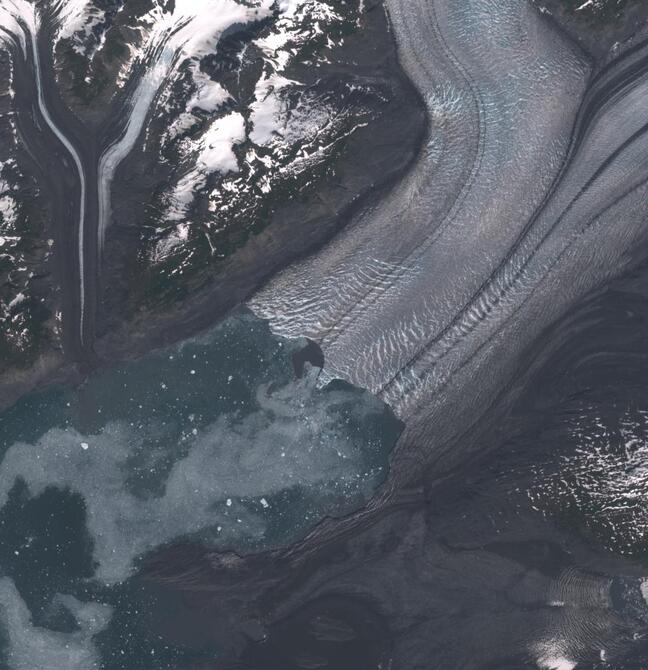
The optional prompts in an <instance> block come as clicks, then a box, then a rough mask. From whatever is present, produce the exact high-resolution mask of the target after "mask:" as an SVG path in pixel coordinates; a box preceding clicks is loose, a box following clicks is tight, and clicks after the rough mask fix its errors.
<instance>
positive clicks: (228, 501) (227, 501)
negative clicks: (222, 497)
mask: <svg viewBox="0 0 648 670" xmlns="http://www.w3.org/2000/svg"><path fill="white" fill-rule="evenodd" d="M225 504H226V505H227V506H228V507H231V506H232V499H231V498H228V499H227V500H226V501H225Z"/></svg>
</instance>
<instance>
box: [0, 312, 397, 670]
mask: <svg viewBox="0 0 648 670" xmlns="http://www.w3.org/2000/svg"><path fill="white" fill-rule="evenodd" d="M305 344H306V343H305V342H289V341H286V340H282V339H280V338H276V337H273V336H272V335H271V334H270V333H269V330H268V328H267V326H266V324H264V323H263V322H262V321H259V320H258V319H256V318H254V317H252V316H251V315H249V314H248V313H245V312H239V313H237V314H235V315H234V316H232V317H230V318H229V319H228V320H226V321H225V322H224V323H223V324H222V325H221V326H219V327H218V328H216V329H215V330H213V331H211V332H210V333H208V334H206V335H205V336H203V337H201V338H199V339H194V340H191V341H188V342H186V343H184V344H183V345H181V346H178V347H174V348H171V349H167V350H163V351H160V352H157V353H154V354H151V355H149V356H146V357H145V358H143V359H140V360H138V361H136V362H132V363H126V364H123V365H119V366H116V367H114V368H112V369H109V370H105V371H103V372H100V373H97V374H95V375H93V376H92V377H91V378H89V379H88V380H87V381H86V382H85V384H84V385H83V386H82V387H80V388H78V389H75V390H72V391H68V390H63V389H56V390H53V391H49V392H46V393H41V394H35V395H32V396H30V397H27V398H25V399H24V400H22V401H21V402H20V403H19V404H18V405H16V406H15V407H14V408H13V409H11V410H10V411H8V412H6V413H5V414H4V416H2V419H1V425H0V440H1V445H2V446H1V449H2V454H3V460H2V464H1V465H0V505H1V509H0V566H1V570H2V574H3V578H2V580H0V612H1V613H2V616H1V617H0V619H2V623H3V626H4V627H5V628H6V629H7V631H6V634H5V638H6V639H5V641H6V644H5V663H6V664H7V666H6V667H9V668H23V667H25V668H26V667H32V668H35V667H48V668H49V667H52V668H59V667H60V668H66V669H67V668H88V667H95V666H96V667H99V665H100V663H101V661H100V660H99V659H100V657H101V658H102V659H103V665H102V666H101V667H111V668H112V667H114V668H118V667H119V668H140V667H141V668H158V667H160V668H166V667H176V666H175V665H174V663H176V660H177V659H180V658H193V657H194V656H196V658H202V657H206V658H213V656H214V654H215V653H216V652H217V650H218V648H217V647H214V648H209V647H208V648H207V649H199V650H197V651H196V652H195V653H194V650H192V649H191V648H189V651H187V650H186V649H185V647H186V644H182V643H178V645H174V644H172V643H170V642H168V641H167V640H166V639H165V636H163V635H158V634H157V633H155V632H152V628H150V627H149V624H150V622H149V621H148V619H149V617H150V615H151V613H152V612H154V611H155V610H156V608H157V603H158V600H157V596H155V595H151V594H150V593H149V592H148V591H142V589H141V587H140V586H138V585H137V583H136V581H135V582H133V580H132V576H133V575H134V574H135V573H136V572H137V566H138V563H139V561H140V559H141V557H142V556H144V555H146V554H147V553H148V552H150V551H151V550H154V549H157V548H159V547H160V546H163V545H169V544H173V543H174V542H177V541H178V540H183V541H184V542H187V541H193V542H198V543H201V544H204V545H207V546H209V547H212V548H218V549H220V550H236V551H238V552H249V551H252V550H259V549H265V548H268V547H271V546H273V545H276V544H277V543H285V542H287V541H290V540H294V539H296V538H297V537H298V536H299V535H300V534H302V533H303V532H304V531H305V530H306V529H308V528H309V527H312V526H313V525H314V524H315V523H316V522H317V521H318V520H319V519H321V518H322V517H323V516H325V515H341V514H346V513H349V512H351V511H352V510H354V509H357V508H358V507H361V506H362V505H364V504H365V503H366V502H367V501H368V499H369V497H370V496H371V494H372V492H373V490H374V489H375V488H376V487H377V486H378V485H379V484H380V483H381V482H382V481H383V479H384V477H385V474H386V467H387V458H388V454H389V452H390V450H391V448H392V447H393V445H394V443H395V441H396V439H397V437H398V435H399V433H400V430H401V425H400V423H399V422H398V421H397V420H396V419H395V418H394V417H393V415H392V414H391V412H390V411H389V410H388V409H387V408H386V407H385V406H384V405H382V404H381V403H380V402H378V401H377V400H375V399H374V398H372V397H371V396H370V395H369V394H367V393H365V392H362V391H360V390H357V389H354V388H352V387H351V386H349V385H348V384H344V383H335V384H330V385H329V386H327V387H326V388H323V389H319V388H317V385H316V382H317V375H318V370H317V369H316V368H313V367H312V366H310V364H309V363H308V362H307V359H309V358H312V356H309V355H308V353H306V358H305V359H304V360H302V361H300V372H301V373H302V374H301V376H300V377H299V378H296V376H295V371H294V368H293V359H299V358H300V354H299V352H300V351H301V350H302V349H306V352H308V351H309V349H310V348H309V347H308V346H305ZM170 611H173V612H175V611H176V606H172V607H170ZM21 612H22V614H20V613H21ZM23 615H24V616H23ZM16 617H18V618H16ZM99 631H102V632H100V633H99ZM96 633H99V635H98V637H97V638H96V641H93V640H92V638H93V635H94V634H96ZM38 636H41V637H42V638H43V640H46V642H39V637H38ZM176 647H177V648H176ZM56 650H58V652H57V653H59V656H60V661H58V660H57V661H56V662H55V661H52V660H51V658H55V657H56V653H54V652H55V651H56ZM185 652H186V653H185ZM39 654H46V657H43V659H42V660H41V661H39V660H38V658H39ZM187 654H188V656H187ZM47 659H50V660H47ZM177 662H180V661H179V660H178V661H177ZM39 663H45V665H39Z"/></svg>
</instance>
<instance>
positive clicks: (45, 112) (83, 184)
mask: <svg viewBox="0 0 648 670" xmlns="http://www.w3.org/2000/svg"><path fill="white" fill-rule="evenodd" d="M30 37H31V43H32V55H33V58H34V69H35V73H36V87H37V90H38V108H39V110H40V113H41V115H42V116H43V118H44V119H45V122H46V123H47V125H48V126H49V128H50V130H51V131H52V132H53V133H54V135H56V137H57V138H58V139H59V141H60V142H61V144H62V145H63V146H64V147H65V148H66V149H67V151H68V153H69V154H70V156H72V160H73V161H74V164H75V166H76V169H77V172H78V173H79V183H80V185H81V197H80V200H81V202H80V203H79V226H78V236H79V337H80V340H81V345H83V342H84V334H85V332H84V331H85V268H84V253H85V240H84V237H85V235H84V234H85V230H84V229H85V208H86V178H85V174H84V172H83V166H82V164H81V158H80V156H79V154H78V152H77V151H76V149H75V148H74V146H73V145H72V143H71V142H70V140H69V139H68V138H67V137H66V136H65V135H64V134H63V132H62V131H61V130H60V129H59V127H58V126H57V125H56V124H55V123H54V120H53V119H52V117H51V116H50V113H49V110H48V109H47V105H46V104H45V99H44V96H43V87H42V83H41V66H40V57H39V55H38V48H37V46H36V35H35V34H34V33H31V35H30Z"/></svg>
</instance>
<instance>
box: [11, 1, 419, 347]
mask: <svg viewBox="0 0 648 670" xmlns="http://www.w3.org/2000/svg"><path fill="white" fill-rule="evenodd" d="M0 12H1V15H2V23H3V28H4V30H3V37H2V39H1V40H0V47H1V58H2V61H1V65H2V66H3V67H4V73H5V76H4V77H3V80H2V87H3V92H4V99H3V100H4V102H3V103H2V104H3V110H2V112H1V117H2V119H1V120H2V123H3V128H2V133H3V139H6V145H7V148H6V152H5V153H6V155H3V156H2V157H0V160H2V161H3V163H2V165H3V167H2V172H1V173H0V177H1V178H2V179H3V180H4V181H2V182H0V186H2V190H1V192H0V212H2V214H1V215H2V226H3V227H2V230H0V235H1V236H2V239H3V240H4V243H3V248H4V249H6V250H9V249H10V248H13V247H12V246H11V245H16V244H18V245H19V240H22V242H21V243H22V244H23V246H24V245H25V244H26V242H25V233H28V229H30V230H33V231H34V234H33V237H32V238H31V240H30V242H29V245H30V249H31V250H32V251H31V252H30V253H31V254H32V256H34V254H35V256H34V258H32V259H31V260H30V261H29V262H27V260H29V259H26V262H25V263H22V264H21V263H20V262H19V257H18V255H16V253H13V255H12V259H13V260H12V261H11V272H13V273H14V275H15V273H16V271H17V268H18V267H20V268H25V272H26V278H27V279H30V278H32V279H33V277H40V276H43V274H46V275H48V276H47V279H46V280H45V281H44V282H42V283H43V287H42V289H43V290H42V291H40V289H39V295H38V297H37V298H36V300H37V302H38V304H39V305H41V307H39V310H40V321H41V323H40V325H39V326H38V327H39V329H40V330H41V331H42V332H43V333H48V338H49V339H51V340H52V341H56V340H57V338H58V337H59V335H60V331H61V329H62V328H63V329H65V328H67V330H70V328H71V326H65V321H66V319H65V314H66V311H67V312H68V313H69V312H70V311H74V310H76V311H79V314H76V315H75V316H74V319H76V320H77V321H79V322H80V323H79V325H78V326H77V327H76V329H77V335H76V336H75V337H76V339H77V340H79V342H77V344H76V345H75V346H76V347H77V348H79V347H84V346H92V345H91V344H90V345H88V342H91V341H93V340H94V339H95V334H96V333H95V321H96V323H97V324H98V325H97V328H98V330H99V331H100V332H98V335H102V334H104V333H105V332H106V331H107V330H109V329H111V328H112V327H113V326H114V325H115V324H123V322H124V319H129V318H131V317H132V316H133V315H135V314H137V313H139V312H140V311H141V309H142V308H143V307H144V308H145V309H147V310H151V309H152V310H154V311H155V310H157V311H158V313H162V312H164V311H165V310H168V309H170V308H172V307H173V305H174V304H176V303H177V302H178V298H181V299H182V302H183V304H184V303H186V300H185V298H186V297H187V296H188V295H194V294H196V292H197V291H198V292H200V291H203V290H207V289H206V287H208V286H209V285H210V284H213V282H214V281H215V280H218V281H219V282H220V281H221V279H222V278H225V279H226V280H227V279H228V278H229V277H231V275H232V271H231V269H232V267H234V268H235V270H240V271H241V272H244V273H247V275H248V278H247V279H246V280H245V281H244V282H242V281H241V279H240V277H237V278H236V279H235V280H234V282H235V284H236V287H235V290H233V291H232V290H230V289H229V288H226V289H223V290H222V292H221V294H219V295H217V296H216V303H218V305H219V307H221V308H223V309H224V308H226V307H228V306H230V305H231V304H234V303H235V302H236V301H237V300H240V299H242V298H244V297H245V296H246V295H247V294H248V293H249V292H250V291H251V290H253V289H254V288H255V287H256V286H257V285H258V284H259V282H261V281H263V279H264V278H266V277H267V276H269V274H270V273H271V272H273V271H274V270H275V269H276V268H278V267H280V266H281V265H282V264H284V263H285V262H287V261H289V260H290V259H291V258H293V257H295V256H296V255H299V254H302V253H304V252H305V251H307V250H308V249H310V248H312V247H313V246H314V245H318V244H321V243H322V242H323V241H324V240H325V239H326V238H327V236H329V235H330V234H331V233H332V232H333V231H334V230H335V229H336V228H337V227H339V226H340V225H341V224H342V223H343V219H342V217H343V213H344V212H345V210H346V209H347V208H348V207H349V206H351V205H352V204H353V203H355V202H356V201H357V200H358V198H359V197H360V196H361V195H363V194H366V193H368V192H369V191H370V190H372V189H373V188H375V186H377V185H378V184H381V183H384V182H386V181H387V180H388V179H389V178H391V177H392V176H394V175H395V174H397V173H399V172H401V171H402V170H403V169H404V168H405V167H406V165H407V164H408V161H409V160H411V158H412V156H413V154H414V153H415V151H416V149H417V145H418V142H419V139H420V137H421V136H422V132H423V128H424V122H423V113H422V108H421V106H420V105H419V104H418V101H417V98H416V94H415V93H414V91H413V89H412V88H411V87H410V85H409V83H408V82H407V80H406V79H405V77H404V76H403V75H402V73H401V71H400V68H399V66H398V63H397V60H396V52H395V45H394V43H393V40H392V38H391V36H390V34H389V28H388V20H387V17H386V14H385V12H384V9H383V7H382V4H381V3H380V2H378V1H376V0H371V1H370V2H369V1H365V0H348V1H345V0H174V1H173V0H172V1H166V0H94V1H89V0H38V1H37V2H31V0H0ZM32 48H33V51H32ZM35 59H37V60H38V64H37V63H36V60H35ZM37 90H38V91H39V93H38V96H40V97H39V98H38V100H39V102H38V106H39V108H40V110H41V113H42V114H43V115H44V116H43V120H42V121H43V122H41V121H39V120H35V121H33V120H32V121H30V119H29V114H28V112H27V111H26V110H27V109H28V108H29V107H30V106H33V105H34V104H35V103H36V99H35V98H34V95H35V94H36V91H37ZM48 119H49V120H48ZM50 121H51V123H50ZM41 135H42V137H41ZM39 142H52V144H51V146H50V147H49V148H48V153H47V155H48V157H49V158H48V160H49V159H52V160H56V161H59V163H58V165H57V166H54V165H50V166H48V167H44V166H43V164H42V163H43V156H44V155H45V152H44V150H43V148H42V147H41V145H40V144H39ZM61 142H62V143H63V145H62V146H61ZM59 148H60V149H61V151H59ZM361 152H366V155H365V156H363V159H364V160H360V154H361ZM66 156H67V157H66ZM52 157H55V159H54V158H52ZM70 157H71V158H73V161H72V163H73V164H74V166H75V167H74V169H73V170H72V171H71V172H69V174H68V171H69V170H70V168H71V166H72V164H70V162H69V159H70ZM367 159H369V160H367ZM60 161H62V163H61V162H60ZM39 162H40V163H41V164H40V165H39V164H38V163H39ZM50 168H51V169H50ZM42 172H47V173H48V175H49V177H51V179H42V176H43V175H42V174H40V173H42ZM14 173H15V174H14ZM12 175H13V176H12ZM19 179H23V180H27V181H25V184H27V183H28V182H29V184H31V186H30V188H31V189H32V190H34V192H36V191H38V192H39V193H40V194H41V195H40V196H39V197H40V200H38V199H36V198H35V196H34V195H33V194H31V195H29V197H28V198H27V199H28V200H29V202H30V205H29V206H30V208H31V209H34V203H36V202H39V203H40V204H39V206H38V209H39V211H40V219H39V218H38V216H36V214H35V213H34V212H30V214H29V224H28V225H27V224H24V225H21V224H19V221H20V212H21V211H22V208H23V207H24V204H25V199H24V198H21V197H18V195H17V191H19V190H20V189H21V188H22V189H25V188H27V186H25V185H23V186H19ZM75 180H76V181H77V182H79V183H80V184H81V187H80V188H81V191H80V193H79V194H74V193H73V192H74V190H75V188H76V186H75V184H74V181H75ZM79 180H80V181H79ZM5 181H6V185H5ZM48 182H51V183H48ZM64 191H66V192H68V193H69V195H68V196H67V198H68V203H69V202H71V201H76V202H77V205H76V208H77V211H76V213H75V212H72V211H70V212H67V211H66V212H62V211H58V210H61V207H62V208H63V209H66V207H67V205H63V206H60V203H61V199H60V198H61V195H62V193H63V192H64ZM79 196H80V201H79ZM41 201H42V202H41ZM79 202H80V205H79ZM57 203H58V204H57ZM79 206H80V210H79ZM57 207H58V210H57ZM65 217H68V218H69V217H73V218H75V219H76V220H77V221H76V223H71V224H69V225H70V226H71V229H70V230H69V231H68V230H65V231H64V230H63V227H64V226H66V225H68V224H65V223H63V222H62V218H65ZM18 229H20V230H18ZM57 231H58V232H57ZM55 233H57V234H55ZM70 235H72V237H70ZM59 238H60V239H59ZM44 240H45V241H44ZM47 240H49V242H46V241H47ZM75 240H76V241H75ZM68 244H69V247H68ZM19 246H20V245H19ZM34 247H35V248H36V249H37V252H35V251H34ZM62 247H64V248H65V252H64V255H65V257H64V258H62V256H61V255H57V251H58V250H60V249H61V248H62ZM61 253H63V252H61ZM48 259H50V260H49V261H48ZM52 259H54V260H52ZM50 261H51V262H50ZM30 263H31V264H30ZM32 265H33V267H32ZM71 268H76V269H75V270H73V271H74V272H75V273H76V277H73V276H72V270H71ZM50 274H51V276H49V275H50ZM234 274H235V272H234ZM134 278H137V281H133V280H134ZM66 282H67V283H66ZM50 284H54V285H56V286H57V287H58V288H57V290H56V291H55V292H51V291H49V292H48V290H47V285H50ZM133 287H135V288H133ZM209 290H211V289H209ZM71 292H76V293H77V294H78V295H77V296H76V298H74V297H73V296H72V297H70V298H69V302H70V305H72V303H75V302H76V303H78V304H79V305H80V307H77V308H74V309H71V308H70V309H66V307H65V305H64V303H65V299H66V298H65V295H68V294H70V293H71ZM57 293H60V294H61V295H60V296H59V295H57ZM0 299H1V300H2V303H3V305H2V313H3V314H5V316H6V318H11V319H13V318H14V312H15V310H16V309H17V308H19V307H20V309H22V308H23V307H25V306H27V305H29V304H32V302H33V301H32V300H31V297H30V292H29V290H28V287H27V286H26V281H12V282H11V289H10V290H9V289H7V290H5V289H3V293H2V297H1V298H0ZM21 306H23V307H21ZM202 309H203V307H202V306H201V307H199V310H202ZM160 310H161V311H160ZM61 315H62V316H61ZM70 319H72V317H70ZM86 321H87V323H86ZM61 323H63V326H61ZM27 335H28V333H27V331H25V335H24V337H27ZM12 337H15V334H12ZM23 339H24V338H23Z"/></svg>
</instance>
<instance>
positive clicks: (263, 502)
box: [261, 498, 270, 509]
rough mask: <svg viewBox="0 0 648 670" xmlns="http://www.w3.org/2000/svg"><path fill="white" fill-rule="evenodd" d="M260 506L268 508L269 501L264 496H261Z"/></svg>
mask: <svg viewBox="0 0 648 670" xmlns="http://www.w3.org/2000/svg"><path fill="white" fill-rule="evenodd" d="M261 507H263V509H268V507H270V503H269V502H268V501H267V500H266V499H265V498H261Z"/></svg>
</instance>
